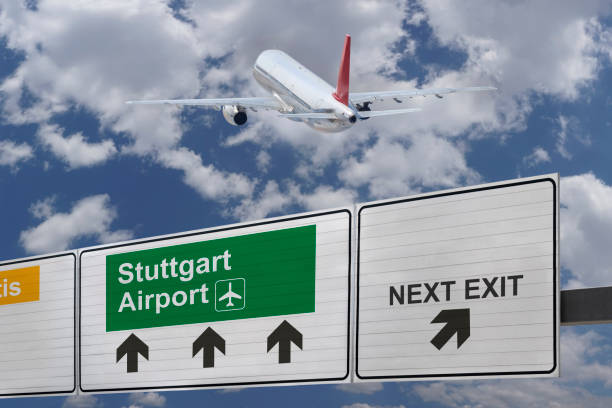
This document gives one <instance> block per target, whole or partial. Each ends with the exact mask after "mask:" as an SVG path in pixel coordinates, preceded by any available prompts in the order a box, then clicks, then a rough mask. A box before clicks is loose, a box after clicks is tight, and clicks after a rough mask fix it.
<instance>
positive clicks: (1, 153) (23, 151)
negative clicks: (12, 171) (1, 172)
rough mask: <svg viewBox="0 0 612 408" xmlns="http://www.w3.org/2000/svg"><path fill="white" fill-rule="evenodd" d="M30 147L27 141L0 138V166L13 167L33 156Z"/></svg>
mask: <svg viewBox="0 0 612 408" xmlns="http://www.w3.org/2000/svg"><path fill="white" fill-rule="evenodd" d="M33 156H34V155H33V153H32V147H30V145H29V144H27V143H19V144H17V143H15V142H13V141H10V140H0V166H10V167H15V166H17V164H18V163H21V162H24V161H28V160H30V159H31V158H32V157H33Z"/></svg>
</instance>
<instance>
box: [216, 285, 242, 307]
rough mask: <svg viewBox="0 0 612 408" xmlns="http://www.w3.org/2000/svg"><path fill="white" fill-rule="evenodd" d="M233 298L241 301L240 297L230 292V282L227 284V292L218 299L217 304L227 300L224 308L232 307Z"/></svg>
mask: <svg viewBox="0 0 612 408" xmlns="http://www.w3.org/2000/svg"><path fill="white" fill-rule="evenodd" d="M234 298H235V299H242V296H240V295H239V294H237V293H236V292H233V291H232V282H229V288H228V290H227V293H226V294H225V295H223V296H221V297H220V298H219V302H221V301H222V300H225V299H228V301H227V305H225V307H232V306H234V303H233V302H232V299H234Z"/></svg>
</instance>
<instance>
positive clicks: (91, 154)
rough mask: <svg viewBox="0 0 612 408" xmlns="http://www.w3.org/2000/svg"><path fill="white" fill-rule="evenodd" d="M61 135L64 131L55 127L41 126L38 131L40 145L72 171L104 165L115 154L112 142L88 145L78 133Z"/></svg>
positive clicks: (115, 150)
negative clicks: (78, 168)
mask: <svg viewBox="0 0 612 408" xmlns="http://www.w3.org/2000/svg"><path fill="white" fill-rule="evenodd" d="M63 133H64V129H62V128H60V127H59V126H56V125H42V126H41V127H40V128H39V129H38V137H39V140H40V141H41V143H42V144H43V145H45V146H46V147H47V148H48V149H49V150H51V152H53V154H54V155H56V156H57V157H58V158H59V159H60V160H62V161H64V162H65V163H66V164H68V166H69V167H70V168H72V169H75V168H77V167H89V166H94V165H96V164H101V163H104V162H105V161H106V160H108V159H109V158H110V157H111V156H113V155H114V154H115V153H117V148H116V147H115V144H114V143H113V141H112V140H104V141H102V142H99V143H89V142H87V141H86V140H85V138H84V137H83V134H82V133H80V132H79V133H75V134H72V135H70V136H67V137H64V136H63Z"/></svg>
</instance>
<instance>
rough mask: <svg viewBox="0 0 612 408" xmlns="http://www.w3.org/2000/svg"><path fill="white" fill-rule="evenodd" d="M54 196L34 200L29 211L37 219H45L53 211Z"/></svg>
mask: <svg viewBox="0 0 612 408" xmlns="http://www.w3.org/2000/svg"><path fill="white" fill-rule="evenodd" d="M56 199H57V197H56V196H51V197H47V198H45V199H43V200H40V201H36V202H35V203H33V204H32V205H31V206H30V213H31V214H32V215H33V216H34V218H37V219H47V218H49V217H51V216H52V215H53V213H54V209H53V206H54V205H55V200H56Z"/></svg>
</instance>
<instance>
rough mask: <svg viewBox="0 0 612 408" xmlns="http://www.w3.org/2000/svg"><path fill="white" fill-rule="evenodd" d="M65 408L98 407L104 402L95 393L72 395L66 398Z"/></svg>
mask: <svg viewBox="0 0 612 408" xmlns="http://www.w3.org/2000/svg"><path fill="white" fill-rule="evenodd" d="M62 407H63V408H98V407H102V402H100V401H99V400H98V398H96V397H95V396H93V395H71V396H69V397H67V398H66V399H65V400H64V403H63V405H62Z"/></svg>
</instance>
